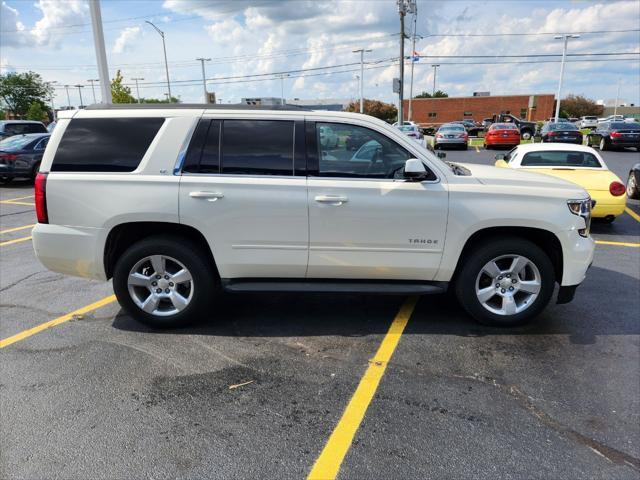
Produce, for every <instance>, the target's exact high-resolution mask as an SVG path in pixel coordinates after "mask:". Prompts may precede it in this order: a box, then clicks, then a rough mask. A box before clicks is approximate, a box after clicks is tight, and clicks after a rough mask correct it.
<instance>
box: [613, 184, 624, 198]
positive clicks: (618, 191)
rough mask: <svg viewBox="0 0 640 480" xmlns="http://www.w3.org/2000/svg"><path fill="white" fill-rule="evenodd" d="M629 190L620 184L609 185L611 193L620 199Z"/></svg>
mask: <svg viewBox="0 0 640 480" xmlns="http://www.w3.org/2000/svg"><path fill="white" fill-rule="evenodd" d="M626 191H627V189H626V188H625V186H624V185H623V184H621V183H620V182H611V185H609V193H611V195H613V196H614V197H619V196H620V195H624V194H625V192H626Z"/></svg>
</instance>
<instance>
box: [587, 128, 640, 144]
mask: <svg viewBox="0 0 640 480" xmlns="http://www.w3.org/2000/svg"><path fill="white" fill-rule="evenodd" d="M587 145H589V146H594V145H598V147H599V148H600V150H602V151H605V150H610V149H612V148H623V147H634V148H635V149H636V150H638V151H640V123H626V122H601V123H599V124H598V127H597V128H596V129H595V130H593V131H592V132H591V133H589V134H588V135H587Z"/></svg>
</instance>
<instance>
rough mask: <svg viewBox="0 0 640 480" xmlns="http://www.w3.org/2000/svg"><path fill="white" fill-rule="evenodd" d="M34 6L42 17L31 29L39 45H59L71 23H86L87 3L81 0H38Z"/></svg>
mask: <svg viewBox="0 0 640 480" xmlns="http://www.w3.org/2000/svg"><path fill="white" fill-rule="evenodd" d="M35 7H36V8H37V9H38V10H40V11H41V12H42V18H41V19H40V20H38V21H37V22H36V24H35V25H34V27H33V28H32V29H31V35H32V36H33V38H34V40H35V41H36V43H38V44H39V45H56V46H57V45H59V44H60V43H61V42H62V41H63V40H64V38H65V37H64V35H65V34H66V33H68V32H69V31H70V30H69V29H70V28H74V27H72V25H78V24H83V23H86V21H87V19H88V12H89V5H88V4H87V2H84V1H82V0H38V1H37V2H36V3H35Z"/></svg>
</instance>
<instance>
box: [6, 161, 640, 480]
mask: <svg viewBox="0 0 640 480" xmlns="http://www.w3.org/2000/svg"><path fill="white" fill-rule="evenodd" d="M495 154H496V151H484V150H483V149H481V148H480V149H477V150H476V149H475V148H470V149H469V150H468V151H447V160H451V161H456V162H469V163H484V164H490V163H493V157H494V155H495ZM604 157H605V160H606V161H607V163H608V165H609V167H610V168H611V169H612V170H613V171H614V172H616V173H617V174H618V175H619V176H620V177H621V178H622V179H623V181H624V180H626V175H627V172H628V170H629V167H630V166H631V165H632V164H633V163H635V162H638V161H640V155H639V154H638V153H637V152H631V151H627V152H604ZM628 206H629V212H628V213H626V214H624V215H623V216H621V217H620V218H618V219H617V220H616V221H615V222H614V223H613V224H612V225H607V224H602V223H595V224H594V225H593V228H592V233H593V236H594V237H595V238H596V239H597V240H598V241H599V242H608V243H600V244H598V246H597V251H596V256H595V261H594V265H593V267H592V269H591V270H590V272H589V274H588V277H587V279H586V281H585V282H584V284H583V285H582V286H581V287H580V288H579V289H578V292H577V294H576V298H575V300H574V301H573V302H572V303H569V304H567V305H550V306H549V308H548V309H547V310H546V311H545V312H544V313H543V314H542V315H541V317H540V318H539V320H538V321H537V322H536V323H535V324H533V325H530V326H526V327H522V328H518V329H509V330H503V329H496V328H488V327H482V326H479V325H477V324H475V323H474V322H473V321H472V320H471V319H470V318H468V317H467V316H466V315H465V314H464V313H463V312H462V311H461V309H460V308H459V307H458V306H456V305H455V303H453V302H451V301H450V300H449V299H448V297H446V296H430V297H422V298H419V299H413V298H408V299H407V298H403V297H386V296H384V297H376V296H353V295H344V296H332V295H331V296H330V295H300V294H287V295H272V294H270V295H257V294H254V295H246V294H242V295H240V294H236V295H233V296H229V297H228V298H227V299H226V300H225V301H224V303H223V304H221V305H220V306H219V309H218V311H216V312H213V314H212V316H211V318H208V319H204V321H203V323H202V324H201V325H199V326H197V327H194V328H191V329H187V330H177V331H169V332H154V331H150V330H148V329H146V328H144V327H142V326H141V325H139V324H137V323H135V322H134V321H132V320H131V319H130V318H128V317H127V315H126V314H124V312H122V311H121V310H120V308H119V307H118V304H117V303H116V302H115V301H113V297H111V295H112V289H111V285H110V283H99V282H93V281H87V280H83V279H77V278H72V277H65V276H62V275H59V274H56V273H52V272H49V271H47V270H45V269H44V267H42V266H41V265H40V264H39V263H38V261H37V260H36V259H35V256H34V254H33V250H32V246H31V241H30V239H29V235H30V233H29V232H30V226H31V225H32V224H34V223H35V213H34V207H33V197H32V186H31V185H30V184H29V183H28V182H19V181H16V182H13V183H11V184H8V185H1V186H0V218H1V220H0V224H1V226H0V295H1V298H0V319H1V321H0V339H4V340H6V339H8V338H12V339H13V340H12V342H11V343H10V344H7V343H6V342H5V343H1V342H2V341H3V340H0V347H2V348H1V349H0V372H1V375H0V377H1V379H0V428H1V437H0V438H1V440H0V445H1V448H0V478H3V479H4V478H7V479H18V478H20V479H45V478H46V479H57V478H60V479H85V478H91V479H101V478H105V479H106V478H109V479H112V478H118V479H120V478H122V479H124V478H243V479H244V478H304V477H306V476H308V475H309V474H310V472H312V469H313V468H314V465H316V469H314V470H313V472H314V474H317V475H318V477H322V476H323V475H324V476H329V473H330V472H331V468H332V467H335V465H336V463H337V464H338V465H340V460H342V458H343V456H344V461H343V462H342V464H341V468H340V471H339V475H338V478H345V479H346V478H357V479H360V478H385V479H391V478H398V479H400V478H402V479H406V478H451V479H467V478H487V479H495V478H541V479H542V478H544V479H583V478H584V479H591V478H615V479H630V478H640V322H639V320H638V317H639V315H638V312H640V248H638V246H640V216H639V215H640V204H639V203H638V202H637V201H629V202H628ZM96 302H97V303H96ZM414 302H417V303H415V308H414ZM88 305H89V306H90V307H89V308H88V309H86V310H88V311H85V310H82V309H83V307H86V306H88ZM79 309H80V311H78V310H79ZM73 312H76V314H72V313H73ZM634 312H635V313H634ZM67 314H72V315H67ZM52 320H55V322H53V324H51V323H49V324H47V323H46V322H50V321H52ZM58 322H59V324H55V323H58ZM392 322H393V324H392ZM43 324H44V326H49V327H50V328H47V329H44V330H42V331H38V332H37V333H36V332H35V331H34V330H30V329H33V328H36V329H39V328H42V326H43ZM405 324H406V327H405ZM392 325H393V326H392ZM390 326H391V327H392V328H391V331H390ZM402 327H404V330H403V329H402ZM388 332H389V333H388ZM395 341H398V343H397V346H396V345H395V343H394V342H395ZM385 367H386V370H385ZM378 381H379V382H380V383H379V384H377V382H378ZM376 387H377V388H376ZM354 392H355V393H354ZM352 397H353V400H352ZM369 400H371V401H370V403H368V401H369ZM365 412H366V413H365ZM343 413H344V415H343ZM362 413H364V417H363V418H362V421H361V423H360V417H359V415H360V414H362ZM354 425H355V427H357V426H358V425H359V428H358V429H357V431H356V433H355V437H354V439H353V442H351V441H350V437H349V432H350V428H351V429H352V428H354ZM327 445H328V448H327V449H325V446H327ZM319 459H320V460H319ZM316 462H318V463H316Z"/></svg>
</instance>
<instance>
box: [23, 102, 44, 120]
mask: <svg viewBox="0 0 640 480" xmlns="http://www.w3.org/2000/svg"><path fill="white" fill-rule="evenodd" d="M46 116H47V112H46V111H45V109H44V108H42V105H40V104H39V103H38V102H33V103H32V104H31V105H30V106H29V110H27V120H37V121H39V122H42V121H43V120H44V119H45V118H46Z"/></svg>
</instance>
